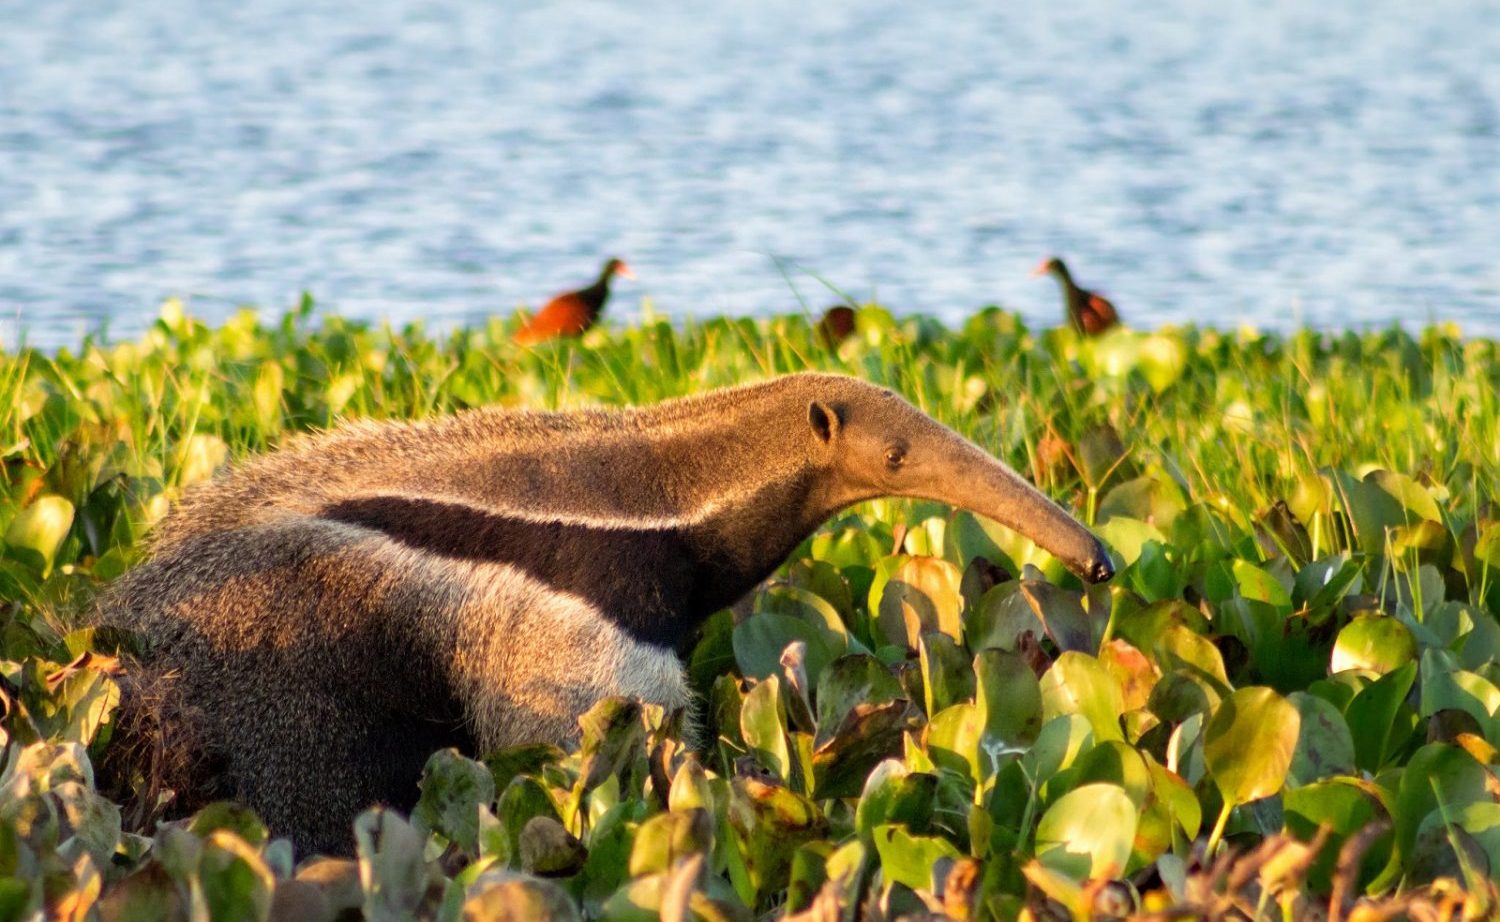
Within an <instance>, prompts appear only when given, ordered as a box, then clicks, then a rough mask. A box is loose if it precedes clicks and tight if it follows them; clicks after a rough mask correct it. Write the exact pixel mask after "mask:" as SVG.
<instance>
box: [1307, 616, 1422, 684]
mask: <svg viewBox="0 0 1500 922" xmlns="http://www.w3.org/2000/svg"><path fill="white" fill-rule="evenodd" d="M1416 655H1417V642H1416V640H1415V639H1413V638H1412V636H1411V631H1409V630H1407V629H1406V625H1404V624H1402V623H1401V622H1400V621H1397V620H1396V619H1395V618H1392V617H1390V616H1389V615H1363V616H1361V617H1358V618H1355V619H1354V620H1353V621H1350V622H1349V623H1348V624H1346V625H1344V627H1343V629H1342V630H1340V631H1339V635H1338V639H1336V640H1335V641H1334V643H1333V659H1332V661H1331V662H1330V663H1329V666H1328V671H1329V672H1343V671H1344V670H1345V669H1367V670H1369V671H1371V672H1377V673H1380V674H1381V675H1384V674H1386V673H1387V672H1390V671H1391V670H1392V669H1395V668H1396V667H1397V666H1401V665H1403V664H1405V663H1409V662H1411V661H1412V660H1413V659H1414V658H1415V657H1416Z"/></svg>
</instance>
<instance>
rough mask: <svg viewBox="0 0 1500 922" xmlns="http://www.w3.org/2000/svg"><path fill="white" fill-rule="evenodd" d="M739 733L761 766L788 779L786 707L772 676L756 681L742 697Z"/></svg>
mask: <svg viewBox="0 0 1500 922" xmlns="http://www.w3.org/2000/svg"><path fill="white" fill-rule="evenodd" d="M740 733H741V734H742V735H743V736H744V738H745V742H746V744H748V745H749V747H750V752H751V754H753V755H754V756H755V758H756V761H758V762H759V763H760V764H761V766H762V767H763V768H765V769H766V770H767V771H770V772H772V773H774V774H775V775H776V776H777V777H779V778H781V779H782V780H783V781H786V780H790V778H791V774H792V758H791V754H790V752H789V750H788V748H787V738H786V708H785V706H784V705H783V704H782V700H781V683H780V681H779V680H778V679H777V678H776V676H771V677H770V678H767V679H765V680H763V681H761V682H758V683H756V685H755V687H754V688H752V689H750V694H748V695H746V696H745V704H744V707H743V708H741V710H740Z"/></svg>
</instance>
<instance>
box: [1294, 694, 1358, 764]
mask: <svg viewBox="0 0 1500 922" xmlns="http://www.w3.org/2000/svg"><path fill="white" fill-rule="evenodd" d="M1287 701H1289V702H1291V704H1292V706H1293V707H1295V708H1296V709H1297V713H1298V714H1299V715H1301V725H1300V727H1299V729H1298V731H1297V748H1296V750H1295V751H1294V752H1293V753H1292V764H1291V767H1290V768H1289V769H1288V770H1287V784H1288V785H1289V786H1291V787H1297V786H1300V785H1304V784H1310V783H1312V782H1314V781H1317V780H1319V779H1322V778H1329V777H1332V776H1334V775H1347V774H1350V773H1352V772H1353V771H1354V735H1353V734H1352V733H1350V732H1349V724H1348V723H1347V722H1346V721H1345V720H1344V715H1343V714H1342V713H1340V712H1339V709H1338V708H1336V707H1334V706H1333V705H1332V704H1330V703H1329V702H1327V701H1325V700H1323V699H1322V698H1318V697H1316V696H1314V695H1310V694H1308V693H1306V692H1292V693H1291V694H1290V695H1287Z"/></svg>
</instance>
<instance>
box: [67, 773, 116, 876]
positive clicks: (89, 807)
mask: <svg viewBox="0 0 1500 922" xmlns="http://www.w3.org/2000/svg"><path fill="white" fill-rule="evenodd" d="M52 799H53V801H54V802H55V803H56V804H57V805H58V807H60V808H61V811H62V816H61V819H62V820H63V821H64V822H65V824H66V825H65V826H64V828H65V829H68V830H71V832H72V835H71V837H70V839H69V840H65V841H64V842H63V843H62V847H63V849H64V850H68V848H69V843H70V842H74V843H76V844H78V845H81V846H82V847H83V848H84V850H86V851H87V852H88V854H89V856H90V857H92V858H93V860H94V862H95V864H96V865H97V866H99V867H107V866H108V865H109V863H110V861H111V859H112V857H113V855H114V853H115V849H116V846H117V845H118V844H119V841H120V808H119V807H117V806H115V804H113V803H111V802H110V801H109V800H108V799H107V798H105V797H103V796H101V795H100V794H98V793H96V792H95V791H94V790H93V789H92V788H90V787H89V786H88V785H84V784H81V783H79V782H77V781H64V782H62V783H61V784H58V785H56V786H54V787H53V789H52Z"/></svg>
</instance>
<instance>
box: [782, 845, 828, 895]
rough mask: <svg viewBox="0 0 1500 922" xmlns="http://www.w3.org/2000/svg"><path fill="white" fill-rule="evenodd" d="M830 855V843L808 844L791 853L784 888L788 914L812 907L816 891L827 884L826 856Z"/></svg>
mask: <svg viewBox="0 0 1500 922" xmlns="http://www.w3.org/2000/svg"><path fill="white" fill-rule="evenodd" d="M832 853H833V843H831V842H809V843H807V844H806V845H804V846H802V847H801V848H799V849H797V851H796V852H795V853H793V855H792V870H791V879H790V880H788V881H787V888H786V909H787V911H788V912H800V911H802V910H805V909H807V908H808V907H809V906H811V905H812V901H813V898H814V897H816V896H817V895H818V891H819V890H821V889H822V888H823V886H824V885H825V884H827V883H828V856H829V855H831V854H832Z"/></svg>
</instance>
